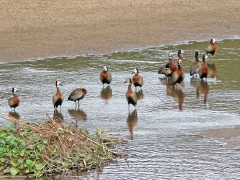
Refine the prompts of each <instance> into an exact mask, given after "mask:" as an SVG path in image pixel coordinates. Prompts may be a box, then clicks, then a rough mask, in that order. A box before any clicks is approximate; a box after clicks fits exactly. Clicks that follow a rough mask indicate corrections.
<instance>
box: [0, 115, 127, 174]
mask: <svg viewBox="0 0 240 180" xmlns="http://www.w3.org/2000/svg"><path fill="white" fill-rule="evenodd" d="M118 143H123V141H122V140H120V139H118V138H113V137H110V136H108V135H106V134H102V133H101V130H100V129H99V128H97V130H96V135H89V133H88V131H86V130H77V129H75V128H73V127H70V126H68V125H67V124H65V123H63V122H59V121H55V120H52V119H51V120H48V121H45V122H43V123H41V124H36V125H34V126H32V125H30V124H28V123H21V124H20V125H19V126H18V127H15V126H14V125H13V124H12V125H10V126H7V127H5V128H1V129H0V172H1V173H3V174H7V175H9V176H16V175H29V177H34V178H40V177H42V176H43V175H55V174H64V173H67V172H68V171H69V170H80V171H86V170H89V169H95V168H98V167H103V166H104V165H106V164H108V163H110V162H112V161H113V159H115V158H117V157H123V156H125V154H122V153H120V152H118V151H116V150H114V147H115V146H116V144H118Z"/></svg>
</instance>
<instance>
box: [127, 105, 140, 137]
mask: <svg viewBox="0 0 240 180" xmlns="http://www.w3.org/2000/svg"><path fill="white" fill-rule="evenodd" d="M137 121H138V116H137V111H136V109H135V110H134V111H133V112H132V113H130V112H129V113H128V117H127V125H128V129H129V133H130V139H131V140H133V128H134V127H135V126H136V125H137Z"/></svg>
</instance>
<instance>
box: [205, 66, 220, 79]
mask: <svg viewBox="0 0 240 180" xmlns="http://www.w3.org/2000/svg"><path fill="white" fill-rule="evenodd" d="M207 66H208V75H209V76H210V77H211V78H215V77H217V74H218V70H217V67H216V65H215V64H214V63H207Z"/></svg>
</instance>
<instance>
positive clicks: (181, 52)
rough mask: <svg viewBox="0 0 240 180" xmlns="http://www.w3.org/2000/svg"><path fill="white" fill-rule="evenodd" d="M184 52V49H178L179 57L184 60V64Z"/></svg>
mask: <svg viewBox="0 0 240 180" xmlns="http://www.w3.org/2000/svg"><path fill="white" fill-rule="evenodd" d="M182 54H183V50H182V49H180V50H178V59H180V60H181V61H182V64H183V63H184V59H183V56H182ZM177 64H178V62H177Z"/></svg>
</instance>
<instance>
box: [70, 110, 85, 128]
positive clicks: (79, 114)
mask: <svg viewBox="0 0 240 180" xmlns="http://www.w3.org/2000/svg"><path fill="white" fill-rule="evenodd" d="M68 113H69V115H70V116H71V117H72V118H73V119H74V120H75V127H76V129H77V128H78V121H86V120H87V114H86V113H85V112H84V111H83V110H81V109H79V108H78V109H69V110H68Z"/></svg>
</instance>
